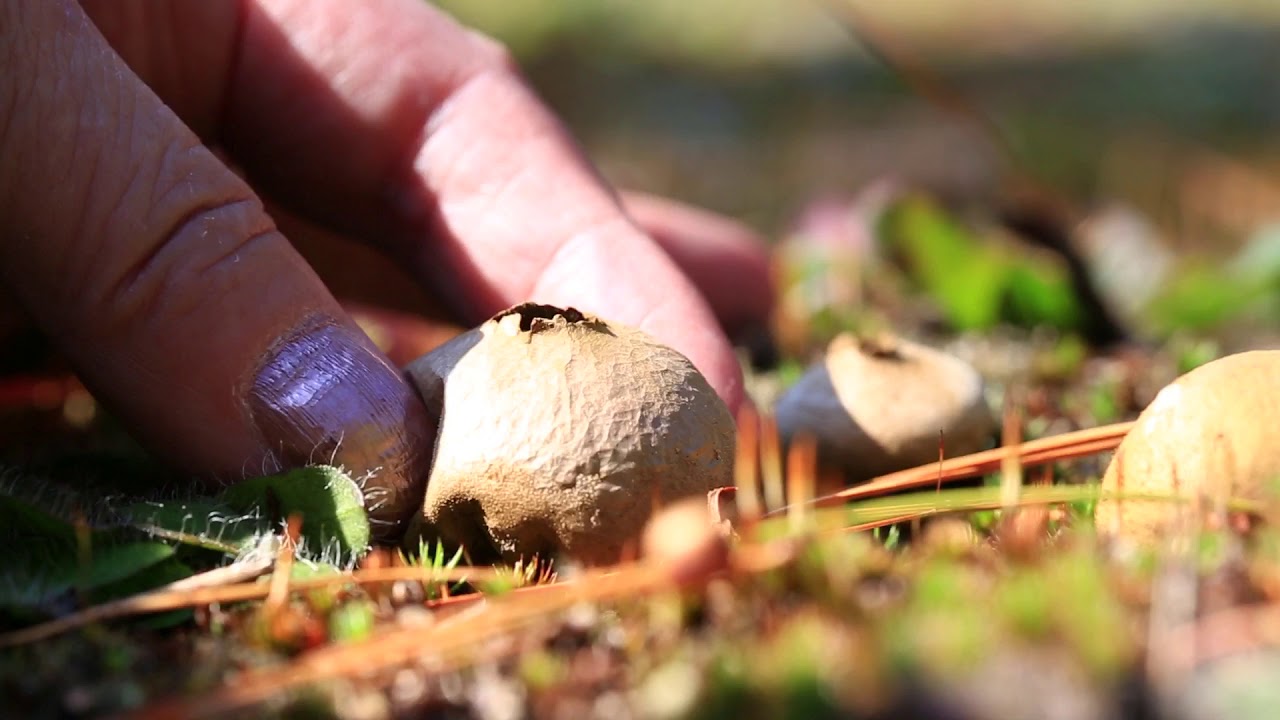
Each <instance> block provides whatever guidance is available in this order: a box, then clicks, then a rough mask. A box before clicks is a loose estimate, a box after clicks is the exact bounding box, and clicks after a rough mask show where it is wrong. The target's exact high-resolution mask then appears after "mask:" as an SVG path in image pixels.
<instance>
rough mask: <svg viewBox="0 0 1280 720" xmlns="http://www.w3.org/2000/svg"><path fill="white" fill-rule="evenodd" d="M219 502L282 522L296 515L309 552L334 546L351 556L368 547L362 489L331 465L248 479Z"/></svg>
mask: <svg viewBox="0 0 1280 720" xmlns="http://www.w3.org/2000/svg"><path fill="white" fill-rule="evenodd" d="M222 500H223V501H224V502H225V503H226V504H227V505H228V506H230V507H231V508H232V509H233V510H235V511H238V512H246V513H247V512H250V511H252V510H254V509H257V510H259V511H261V512H262V514H263V515H266V516H270V515H273V514H276V515H277V517H278V519H281V520H282V519H284V518H286V517H288V516H289V515H291V514H293V513H298V514H299V515H301V516H302V537H303V538H304V540H305V542H306V545H307V547H308V548H310V549H311V550H312V551H313V552H316V551H318V552H325V551H326V550H327V549H328V548H331V547H333V546H335V545H336V547H337V549H338V550H339V551H340V552H341V554H342V555H343V556H344V557H352V556H355V555H358V554H360V553H362V552H364V551H365V550H366V549H367V548H368V547H369V541H370V529H369V518H368V515H367V514H366V513H365V510H364V493H363V492H362V491H361V490H360V487H359V486H358V485H356V483H355V481H354V480H352V479H351V477H350V476H348V475H347V474H346V473H344V472H342V471H341V470H339V469H338V468H335V467H331V466H328V465H317V466H313V467H306V468H300V469H297V470H292V471H290V472H286V473H283V474H280V475H269V476H264V477H258V478H253V479H250V480H246V481H244V482H241V483H239V484H237V485H233V486H232V487H230V488H228V489H227V490H226V491H225V492H224V493H223V494H222Z"/></svg>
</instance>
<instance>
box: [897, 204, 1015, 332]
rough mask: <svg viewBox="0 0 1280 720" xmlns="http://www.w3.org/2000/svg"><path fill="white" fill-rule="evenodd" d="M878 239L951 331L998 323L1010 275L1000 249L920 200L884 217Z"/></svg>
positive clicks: (903, 205)
mask: <svg viewBox="0 0 1280 720" xmlns="http://www.w3.org/2000/svg"><path fill="white" fill-rule="evenodd" d="M881 235H882V238H883V240H884V241H885V242H886V243H887V244H888V245H889V248H890V251H891V252H892V253H893V254H895V255H897V256H898V257H899V258H900V260H901V261H902V263H903V264H904V265H905V266H906V269H907V272H908V273H909V274H910V275H911V277H912V278H913V279H914V280H915V282H916V283H917V284H918V285H919V286H920V288H921V289H922V290H924V291H925V292H926V293H928V294H929V296H930V297H932V298H933V300H934V301H935V302H936V303H938V306H939V308H940V309H941V310H942V312H943V314H944V315H946V317H947V320H948V322H950V323H951V325H952V326H953V327H955V328H956V329H958V330H973V329H982V328H987V327H991V326H993V325H995V324H996V323H997V322H998V321H999V319H1000V312H1001V304H1002V302H1003V296H1004V292H1005V286H1006V276H1007V274H1008V272H1009V261H1008V259H1007V258H1006V257H1005V254H1004V253H1003V252H1002V251H1001V250H1000V249H999V248H997V247H995V246H993V245H991V244H990V243H984V242H983V241H982V239H981V238H979V237H977V236H975V235H973V234H972V233H970V232H969V231H968V229H966V228H965V227H963V226H962V225H960V224H959V223H958V222H956V221H954V220H953V219H951V218H950V217H948V216H947V215H946V213H945V212H943V211H942V210H941V209H939V208H938V207H936V206H935V205H934V204H933V203H932V202H930V201H928V200H926V199H924V198H911V199H908V200H904V201H903V202H901V203H899V204H898V205H897V206H895V207H893V208H891V209H890V210H889V211H888V212H887V213H885V216H884V220H883V224H882V226H881Z"/></svg>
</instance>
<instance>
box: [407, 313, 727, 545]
mask: <svg viewBox="0 0 1280 720" xmlns="http://www.w3.org/2000/svg"><path fill="white" fill-rule="evenodd" d="M406 373H407V374H408V375H409V377H410V378H411V379H412V381H413V382H414V383H415V384H416V385H417V387H418V388H419V391H420V393H421V394H422V396H423V399H424V400H425V401H426V403H427V407H428V408H429V409H431V410H432V411H434V412H436V413H439V414H440V416H441V422H440V430H439V435H438V437H437V439H436V448H435V459H434V462H433V464H432V469H431V474H430V476H429V478H428V482H427V492H426V499H425V502H424V504H423V512H422V516H421V518H420V520H421V522H422V523H423V525H422V527H420V529H419V532H418V533H416V534H421V530H422V529H433V531H434V532H436V533H439V534H440V535H441V536H443V537H445V538H447V539H451V540H453V541H456V542H461V543H463V544H465V545H467V546H468V548H469V549H471V551H472V552H473V557H474V556H475V555H476V554H479V555H481V556H483V554H484V552H483V551H484V550H485V549H487V548H491V549H492V550H494V551H496V555H497V556H499V557H501V558H502V559H505V560H508V561H511V560H515V559H517V558H520V557H524V558H526V559H527V558H529V557H530V556H531V555H534V554H539V555H541V556H544V557H546V556H549V555H556V554H561V553H563V554H566V555H568V556H570V557H572V558H573V559H574V560H576V561H579V562H582V563H584V564H588V565H592V564H601V563H608V562H614V561H616V560H617V559H619V558H620V556H621V554H622V552H623V550H624V548H625V547H626V546H627V545H628V544H634V543H636V542H638V539H639V536H640V534H641V532H642V530H643V528H644V526H645V523H646V522H647V521H648V519H649V516H650V514H651V512H652V509H653V507H655V506H656V505H662V504H667V503H671V502H673V501H675V500H678V499H680V498H684V497H687V496H690V495H699V494H705V493H706V492H708V491H709V490H711V489H712V488H715V487H719V486H723V485H729V484H731V483H732V469H733V468H732V466H733V451H734V438H735V435H734V433H735V426H734V420H733V417H732V415H731V414H730V412H729V409H728V407H727V406H726V405H725V404H724V402H723V401H722V400H721V399H720V397H719V396H718V395H716V393H715V391H714V390H713V389H712V388H711V386H710V385H709V384H708V383H707V381H706V379H705V378H704V377H703V376H702V375H701V374H700V373H699V372H698V371H697V370H696V369H695V368H694V366H693V364H692V363H691V362H690V361H689V360H688V359H687V358H685V357H684V356H683V355H681V354H680V353H678V352H676V351H675V350H672V349H671V348H669V347H667V346H665V345H662V344H661V343H659V342H658V341H656V340H654V339H653V338H651V337H650V336H648V335H646V334H645V333H642V332H640V331H639V330H635V329H632V328H628V327H623V326H619V325H615V324H610V323H608V322H606V321H604V320H602V319H600V318H596V317H592V316H589V315H585V314H583V313H580V312H578V311H576V310H573V309H560V308H556V307H552V306H547V305H535V304H524V305H518V306H516V307H514V308H511V309H509V310H506V311H504V312H502V313H499V314H498V315H496V316H494V317H493V318H492V319H490V320H489V321H488V322H486V323H484V324H483V325H481V326H480V327H479V328H476V329H474V330H471V331H469V332H466V333H464V334H462V335H460V336H458V337H457V338H454V339H453V340H451V341H450V342H448V343H445V344H444V345H442V346H441V347H439V348H437V349H436V350H435V351H433V352H431V353H428V354H426V355H424V356H422V357H421V358H418V359H417V360H415V361H414V362H412V363H410V364H409V365H408V366H407V367H406ZM637 549H638V548H637Z"/></svg>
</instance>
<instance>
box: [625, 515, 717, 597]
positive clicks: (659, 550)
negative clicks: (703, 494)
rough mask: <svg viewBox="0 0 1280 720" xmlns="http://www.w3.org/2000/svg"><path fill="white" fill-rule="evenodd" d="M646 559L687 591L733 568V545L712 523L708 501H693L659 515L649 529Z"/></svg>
mask: <svg viewBox="0 0 1280 720" xmlns="http://www.w3.org/2000/svg"><path fill="white" fill-rule="evenodd" d="M641 548H642V552H643V555H644V558H645V559H646V560H647V561H648V562H649V563H650V564H652V565H653V566H655V567H657V568H658V569H660V570H661V571H662V572H663V573H664V574H666V576H667V577H669V578H671V581H672V582H673V583H674V584H675V585H677V586H679V587H686V586H691V585H698V584H701V583H703V582H705V581H706V580H707V579H708V578H709V577H710V576H711V575H714V574H715V573H717V572H719V571H721V570H723V569H725V568H726V567H728V565H729V545H728V542H727V541H726V540H725V536H724V533H723V532H722V531H721V530H720V529H719V528H717V527H716V526H715V524H714V523H713V522H712V517H711V512H710V509H709V508H708V507H707V500H706V499H705V498H697V497H691V498H686V499H684V500H680V501H678V502H675V503H672V504H671V505H668V506H667V507H664V508H662V509H661V510H659V511H658V513H657V514H656V515H654V516H653V519H652V520H650V521H649V525H648V526H647V527H646V528H645V531H644V536H643V540H642V543H641Z"/></svg>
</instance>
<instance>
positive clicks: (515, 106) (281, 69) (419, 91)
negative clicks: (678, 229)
mask: <svg viewBox="0 0 1280 720" xmlns="http://www.w3.org/2000/svg"><path fill="white" fill-rule="evenodd" d="M240 37H241V45H240V48H239V52H238V57H237V67H238V68H240V69H239V71H238V72H237V73H236V74H235V75H233V76H232V77H231V79H230V81H229V86H228V88H227V90H226V97H227V103H226V116H225V117H226V125H225V126H224V127H223V128H222V133H221V137H223V138H224V139H225V141H226V143H227V146H228V147H229V148H230V150H231V151H232V152H233V153H234V154H235V155H236V157H237V159H238V161H239V162H240V163H241V164H242V165H243V166H244V167H245V169H246V171H247V172H248V173H249V175H250V176H251V177H252V178H254V179H255V181H256V182H260V183H262V184H263V185H264V186H265V187H267V188H269V189H270V192H272V193H273V194H275V195H276V196H277V197H278V198H279V199H280V200H281V201H282V202H283V203H285V204H287V205H289V206H291V207H293V208H297V209H300V210H301V211H303V212H306V213H308V214H310V215H311V216H312V217H317V218H320V219H323V220H324V221H326V222H327V223H329V224H331V225H332V226H334V227H336V228H338V229H340V230H342V231H344V232H348V233H354V234H359V235H362V236H363V237H365V238H366V239H369V240H370V241H373V242H378V243H382V244H383V245H384V246H386V247H391V248H392V249H393V251H395V252H398V253H399V255H400V257H401V258H402V260H403V262H404V264H405V265H406V266H407V267H408V268H410V269H411V270H412V271H413V272H414V273H415V274H416V276H417V277H418V278H420V280H421V281H422V282H424V283H427V284H430V285H432V286H434V287H437V288H441V292H440V294H441V295H442V296H446V297H449V298H450V299H451V300H452V301H453V302H454V309H455V310H456V311H457V312H459V313H460V316H461V317H463V318H464V319H465V320H466V321H468V322H474V321H478V320H480V319H483V318H484V317H486V316H488V315H490V314H492V313H494V312H496V311H497V310H499V309H501V308H503V307H505V306H508V305H510V304H513V303H515V302H519V301H524V300H536V301H541V302H548V303H554V304H560V305H573V306H576V307H579V308H580V309H583V310H587V311H591V312H594V313H597V314H599V315H602V316H605V317H608V318H610V319H612V320H615V321H618V322H622V323H626V324H630V325H635V326H638V327H640V328H642V329H644V330H647V331H649V332H651V333H652V334H654V335H656V336H657V337H659V338H660V339H662V340H664V341H665V342H667V343H668V344H670V345H672V346H673V347H675V348H677V349H679V350H681V351H682V352H684V353H685V354H686V355H688V356H689V357H690V359H691V360H692V361H693V362H694V364H695V365H697V367H699V368H700V369H701V370H702V372H703V373H705V374H706V375H707V377H708V379H709V380H710V381H711V383H712V384H713V386H715V387H716V389H717V390H718V391H720V393H721V395H722V396H723V397H724V398H725V399H726V400H727V401H729V402H730V404H731V405H734V406H736V404H737V401H738V399H739V398H740V396H741V378H740V373H739V369H738V365H737V362H736V360H735V358H734V356H733V354H732V351H731V349H730V348H729V345H728V343H727V341H726V339H725V338H724V336H723V334H722V333H721V331H720V330H719V328H718V326H717V324H716V322H715V319H714V316H713V315H712V313H711V311H710V309H709V308H708V307H707V305H706V302H705V301H704V300H703V298H702V297H701V296H700V294H699V293H698V291H697V290H696V288H694V286H693V285H692V283H690V282H689V280H688V278H686V277H685V276H684V275H683V274H682V273H681V272H680V270H679V268H678V267H677V266H676V265H675V264H674V263H673V262H672V261H671V259H670V258H669V257H668V256H667V255H666V254H665V253H664V252H663V251H662V249H661V248H660V247H658V245H656V244H655V243H654V242H653V240H652V239H651V238H649V237H647V236H646V235H645V234H644V233H643V232H641V231H640V230H639V229H638V228H636V227H635V225H634V224H633V223H632V221H631V220H630V218H628V217H627V215H626V214H625V213H624V212H623V211H622V209H621V207H620V206H619V204H618V202H617V200H616V198H615V197H614V196H613V194H612V192H611V191H610V190H609V189H608V188H607V187H606V186H605V185H604V183H602V182H601V180H600V178H599V177H598V175H597V174H596V173H595V171H594V170H593V169H592V168H591V166H590V165H589V164H588V163H587V162H586V160H585V159H584V158H583V157H582V155H581V153H580V152H579V150H578V148H577V147H576V146H575V144H574V143H573V141H572V140H571V138H570V137H569V136H568V134H567V133H566V132H565V129H564V128H563V127H562V126H561V125H560V124H559V123H558V122H557V121H556V120H555V118H553V117H552V116H551V114H550V113H549V111H548V110H547V109H546V108H545V107H544V106H543V105H542V104H541V103H540V102H539V101H538V99H537V98H536V97H535V95H534V94H533V92H532V91H531V90H530V89H529V88H528V87H527V86H526V85H525V83H524V82H523V81H522V80H521V79H520V78H519V76H518V75H517V74H516V72H515V71H514V70H513V69H512V68H511V64H510V62H509V61H508V59H507V58H506V56H505V53H503V52H502V51H501V50H500V49H499V48H497V47H496V46H495V45H494V44H493V43H491V42H489V41H487V40H485V39H483V38H480V37H478V36H476V35H474V34H471V33H469V32H467V31H465V30H463V29H462V28H460V27H459V26H458V25H456V24H455V23H453V22H452V21H451V20H450V19H449V18H447V17H446V16H445V15H443V14H442V13H441V12H440V11H438V10H436V9H435V8H433V7H431V6H430V5H429V4H426V3H421V2H418V0H375V1H370V2H364V3H359V4H349V3H348V4H338V3H308V2H304V1H302V0H270V1H269V0H261V1H260V2H257V3H252V4H250V5H249V8H248V10H247V11H246V17H245V18H244V21H243V31H242V34H241V36H240Z"/></svg>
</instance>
